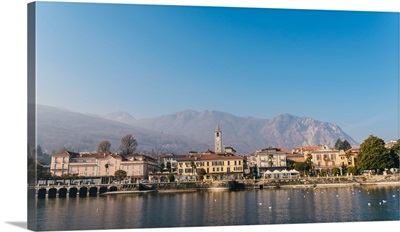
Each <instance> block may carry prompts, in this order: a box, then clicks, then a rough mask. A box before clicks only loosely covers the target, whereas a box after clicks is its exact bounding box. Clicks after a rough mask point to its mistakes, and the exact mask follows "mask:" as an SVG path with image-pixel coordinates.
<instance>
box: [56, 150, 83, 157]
mask: <svg viewBox="0 0 400 232" xmlns="http://www.w3.org/2000/svg"><path fill="white" fill-rule="evenodd" d="M74 155H79V154H78V153H75V152H72V151H62V152H59V153H56V154H53V155H51V156H54V157H62V156H74Z"/></svg>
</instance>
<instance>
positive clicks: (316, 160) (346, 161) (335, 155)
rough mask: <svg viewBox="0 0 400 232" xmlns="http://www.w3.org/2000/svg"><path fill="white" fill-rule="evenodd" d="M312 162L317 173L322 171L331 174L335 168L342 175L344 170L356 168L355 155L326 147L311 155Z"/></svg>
mask: <svg viewBox="0 0 400 232" xmlns="http://www.w3.org/2000/svg"><path fill="white" fill-rule="evenodd" d="M311 162H312V165H313V167H314V170H315V171H316V172H317V173H321V172H322V171H325V172H327V173H331V172H332V169H333V168H338V169H339V170H340V174H341V175H342V174H343V169H344V168H347V167H354V164H355V163H354V156H353V155H350V154H349V153H347V154H346V152H345V151H344V150H336V149H331V148H329V147H328V146H326V145H324V146H321V147H320V149H318V150H316V151H313V152H312V153H311Z"/></svg>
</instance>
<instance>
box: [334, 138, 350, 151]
mask: <svg viewBox="0 0 400 232" xmlns="http://www.w3.org/2000/svg"><path fill="white" fill-rule="evenodd" d="M350 148H351V145H350V143H349V142H348V141H347V140H344V141H343V142H342V140H340V139H338V140H336V143H335V149H336V150H345V151H347V150H349V149H350Z"/></svg>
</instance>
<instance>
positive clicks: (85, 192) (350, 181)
mask: <svg viewBox="0 0 400 232" xmlns="http://www.w3.org/2000/svg"><path fill="white" fill-rule="evenodd" d="M236 183H239V184H241V185H244V188H242V190H244V189H245V190H254V189H258V190H263V189H278V188H329V187H348V186H361V187H362V186H385V185H390V186H398V187H400V175H399V174H393V175H386V176H383V175H372V176H327V177H302V178H296V179H253V180H249V179H246V180H237V181H236ZM30 189H31V190H34V192H35V195H36V197H37V198H46V197H48V198H56V197H61V198H65V197H67V196H68V197H87V196H89V197H93V196H98V195H115V194H138V193H141V194H142V193H150V192H159V193H180V192H196V191H228V190H232V189H231V188H230V186H229V181H187V182H160V183H146V184H139V183H132V184H117V183H112V184H87V185H69V184H66V185H63V184H58V185H37V186H35V187H33V186H32V187H31V188H30ZM32 193H33V191H31V194H32Z"/></svg>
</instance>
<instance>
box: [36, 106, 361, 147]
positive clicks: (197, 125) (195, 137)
mask: <svg viewBox="0 0 400 232" xmlns="http://www.w3.org/2000/svg"><path fill="white" fill-rule="evenodd" d="M216 125H220V128H221V130H222V142H223V144H224V146H232V147H233V148H234V149H235V150H237V152H238V154H250V153H252V152H254V151H256V150H260V149H262V148H266V147H269V146H272V147H282V148H286V149H289V150H290V149H292V148H293V147H296V146H308V145H318V144H327V145H329V146H331V147H333V145H334V143H335V142H336V140H337V139H342V140H344V139H346V140H347V141H348V142H349V143H350V144H351V145H358V143H357V142H356V141H355V140H353V139H352V138H351V137H350V136H349V135H347V134H346V133H345V132H343V131H342V130H341V129H340V127H339V126H337V125H336V124H334V123H327V122H320V121H317V120H314V119H312V118H307V117H297V116H293V115H290V114H280V115H278V116H276V117H274V118H272V119H258V118H253V117H238V116H235V115H232V114H229V113H224V112H218V111H202V112H197V111H193V110H187V111H182V112H177V113H173V114H168V115H163V116H159V117H155V118H148V119H135V118H134V117H133V116H131V115H130V114H129V113H126V112H122V111H120V112H115V113H110V114H107V115H103V116H98V115H97V116H96V115H89V114H82V113H77V112H72V111H68V110H63V109H59V108H55V107H50V106H43V105H39V106H38V107H37V141H38V144H39V145H41V146H42V147H43V148H45V149H48V150H53V151H57V150H60V149H61V148H63V147H65V148H67V149H70V150H73V151H77V152H79V151H94V150H95V149H96V147H97V145H98V143H99V142H100V141H102V140H109V141H110V142H111V144H112V147H111V149H112V150H118V148H119V144H120V139H121V137H122V136H124V135H125V134H128V133H132V134H133V135H134V137H135V138H136V139H137V141H138V143H139V146H138V149H137V151H138V152H142V153H145V154H154V153H175V154H186V153H188V152H189V151H192V150H194V151H198V152H202V151H206V150H207V149H211V150H214V130H215V127H216Z"/></svg>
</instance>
